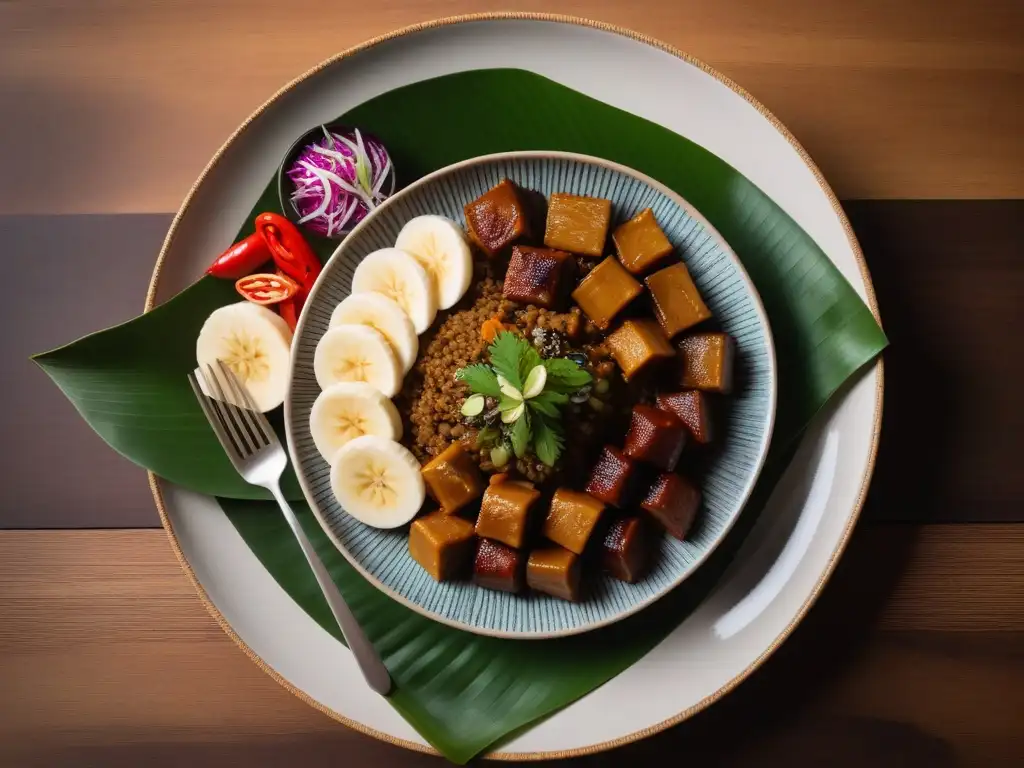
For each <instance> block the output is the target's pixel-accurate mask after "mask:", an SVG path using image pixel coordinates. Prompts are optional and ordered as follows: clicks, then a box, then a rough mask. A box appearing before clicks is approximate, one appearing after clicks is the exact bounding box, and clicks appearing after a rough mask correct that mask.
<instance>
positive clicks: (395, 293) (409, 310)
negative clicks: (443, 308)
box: [352, 248, 437, 333]
mask: <svg viewBox="0 0 1024 768" xmlns="http://www.w3.org/2000/svg"><path fill="white" fill-rule="evenodd" d="M352 293H383V294H384V295H385V296H387V297H388V298H389V299H391V300H393V301H394V302H395V303H396V304H398V306H400V307H401V308H402V309H404V310H405V314H407V315H408V316H409V319H410V320H412V325H413V327H414V328H415V329H416V333H423V332H424V331H425V330H427V328H429V327H430V324H431V323H433V322H434V316H435V315H437V296H436V294H435V293H434V286H433V284H432V283H431V282H430V275H428V274H427V270H425V269H424V268H423V267H422V266H420V263H419V262H418V261H416V259H414V258H413V257H412V256H410V255H409V254H408V253H406V252H405V251H400V250H398V249H397V248H382V249H380V250H379V251H374V252H373V253H371V254H369V255H367V257H366V258H365V259H363V260H362V261H361V262H359V266H358V267H356V271H355V273H354V274H353V275H352Z"/></svg>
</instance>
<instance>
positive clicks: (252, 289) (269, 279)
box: [235, 272, 299, 306]
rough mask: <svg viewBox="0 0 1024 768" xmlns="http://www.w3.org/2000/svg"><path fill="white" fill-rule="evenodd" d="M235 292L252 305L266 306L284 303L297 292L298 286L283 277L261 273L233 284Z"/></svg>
mask: <svg viewBox="0 0 1024 768" xmlns="http://www.w3.org/2000/svg"><path fill="white" fill-rule="evenodd" d="M235 290H236V291H238V292H239V293H240V294H242V298H244V299H245V300H246V301H251V302H252V303H253V304H260V305H262V306H267V305H268V304H277V303H279V302H282V301H286V300H288V299H290V298H291V297H292V296H294V295H295V294H296V293H298V291H299V284H298V283H296V282H295V281H294V280H292V279H291V278H290V277H287V276H285V275H271V274H268V273H265V272H261V273H259V274H255V275H247V276H246V277H243V278H241V279H239V280H238V281H236V282H235Z"/></svg>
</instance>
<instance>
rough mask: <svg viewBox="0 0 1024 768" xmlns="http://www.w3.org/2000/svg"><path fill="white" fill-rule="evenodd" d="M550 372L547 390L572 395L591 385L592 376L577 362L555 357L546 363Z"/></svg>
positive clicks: (545, 365)
mask: <svg viewBox="0 0 1024 768" xmlns="http://www.w3.org/2000/svg"><path fill="white" fill-rule="evenodd" d="M544 367H545V368H546V369H547V372H548V384H547V388H548V389H550V390H552V391H554V392H562V393H564V394H567V395H568V394H571V393H573V392H575V391H576V390H578V389H580V388H582V387H585V386H586V385H587V384H589V383H590V380H591V376H590V374H589V373H587V371H586V369H584V368H581V367H580V366H579V365H578V364H577V363H576V361H575V360H570V359H568V358H565V357H553V358H549V359H548V360H545V361H544Z"/></svg>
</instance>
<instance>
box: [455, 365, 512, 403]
mask: <svg viewBox="0 0 1024 768" xmlns="http://www.w3.org/2000/svg"><path fill="white" fill-rule="evenodd" d="M455 378H456V379H458V380H459V381H464V382H466V384H468V385H469V389H470V391H472V392H473V393H475V394H478V395H484V396H486V397H499V396H500V395H501V389H500V388H499V387H498V377H497V376H495V375H494V371H493V370H492V369H491V367H490V366H489V365H484V364H483V363H477V364H476V365H470V366H467V367H465V368H460V369H459V370H457V371H456V372H455Z"/></svg>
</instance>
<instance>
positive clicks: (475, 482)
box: [421, 442, 484, 515]
mask: <svg viewBox="0 0 1024 768" xmlns="http://www.w3.org/2000/svg"><path fill="white" fill-rule="evenodd" d="M421 472H422V473H423V481H424V482H425V483H426V484H427V490H428V491H429V492H430V496H431V497H432V498H433V499H434V501H436V502H437V503H438V504H439V505H441V511H442V512H444V513H445V514H448V515H451V514H454V513H456V512H458V511H459V510H460V509H463V508H464V507H466V506H468V505H469V504H472V503H473V502H474V501H476V500H477V499H479V498H480V496H481V495H482V494H483V492H484V478H483V475H481V474H480V468H479V467H478V466H477V465H476V463H475V462H474V461H473V457H472V456H470V455H469V453H467V452H466V449H465V448H463V447H462V443H459V442H454V443H452V444H451V445H449V446H448V447H447V448H445V449H444V450H443V451H442V452H441V453H439V454H438V455H437V456H435V457H434V458H433V459H431V460H430V461H429V462H428V463H427V464H426V465H425V466H424V467H423V469H422V470H421Z"/></svg>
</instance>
